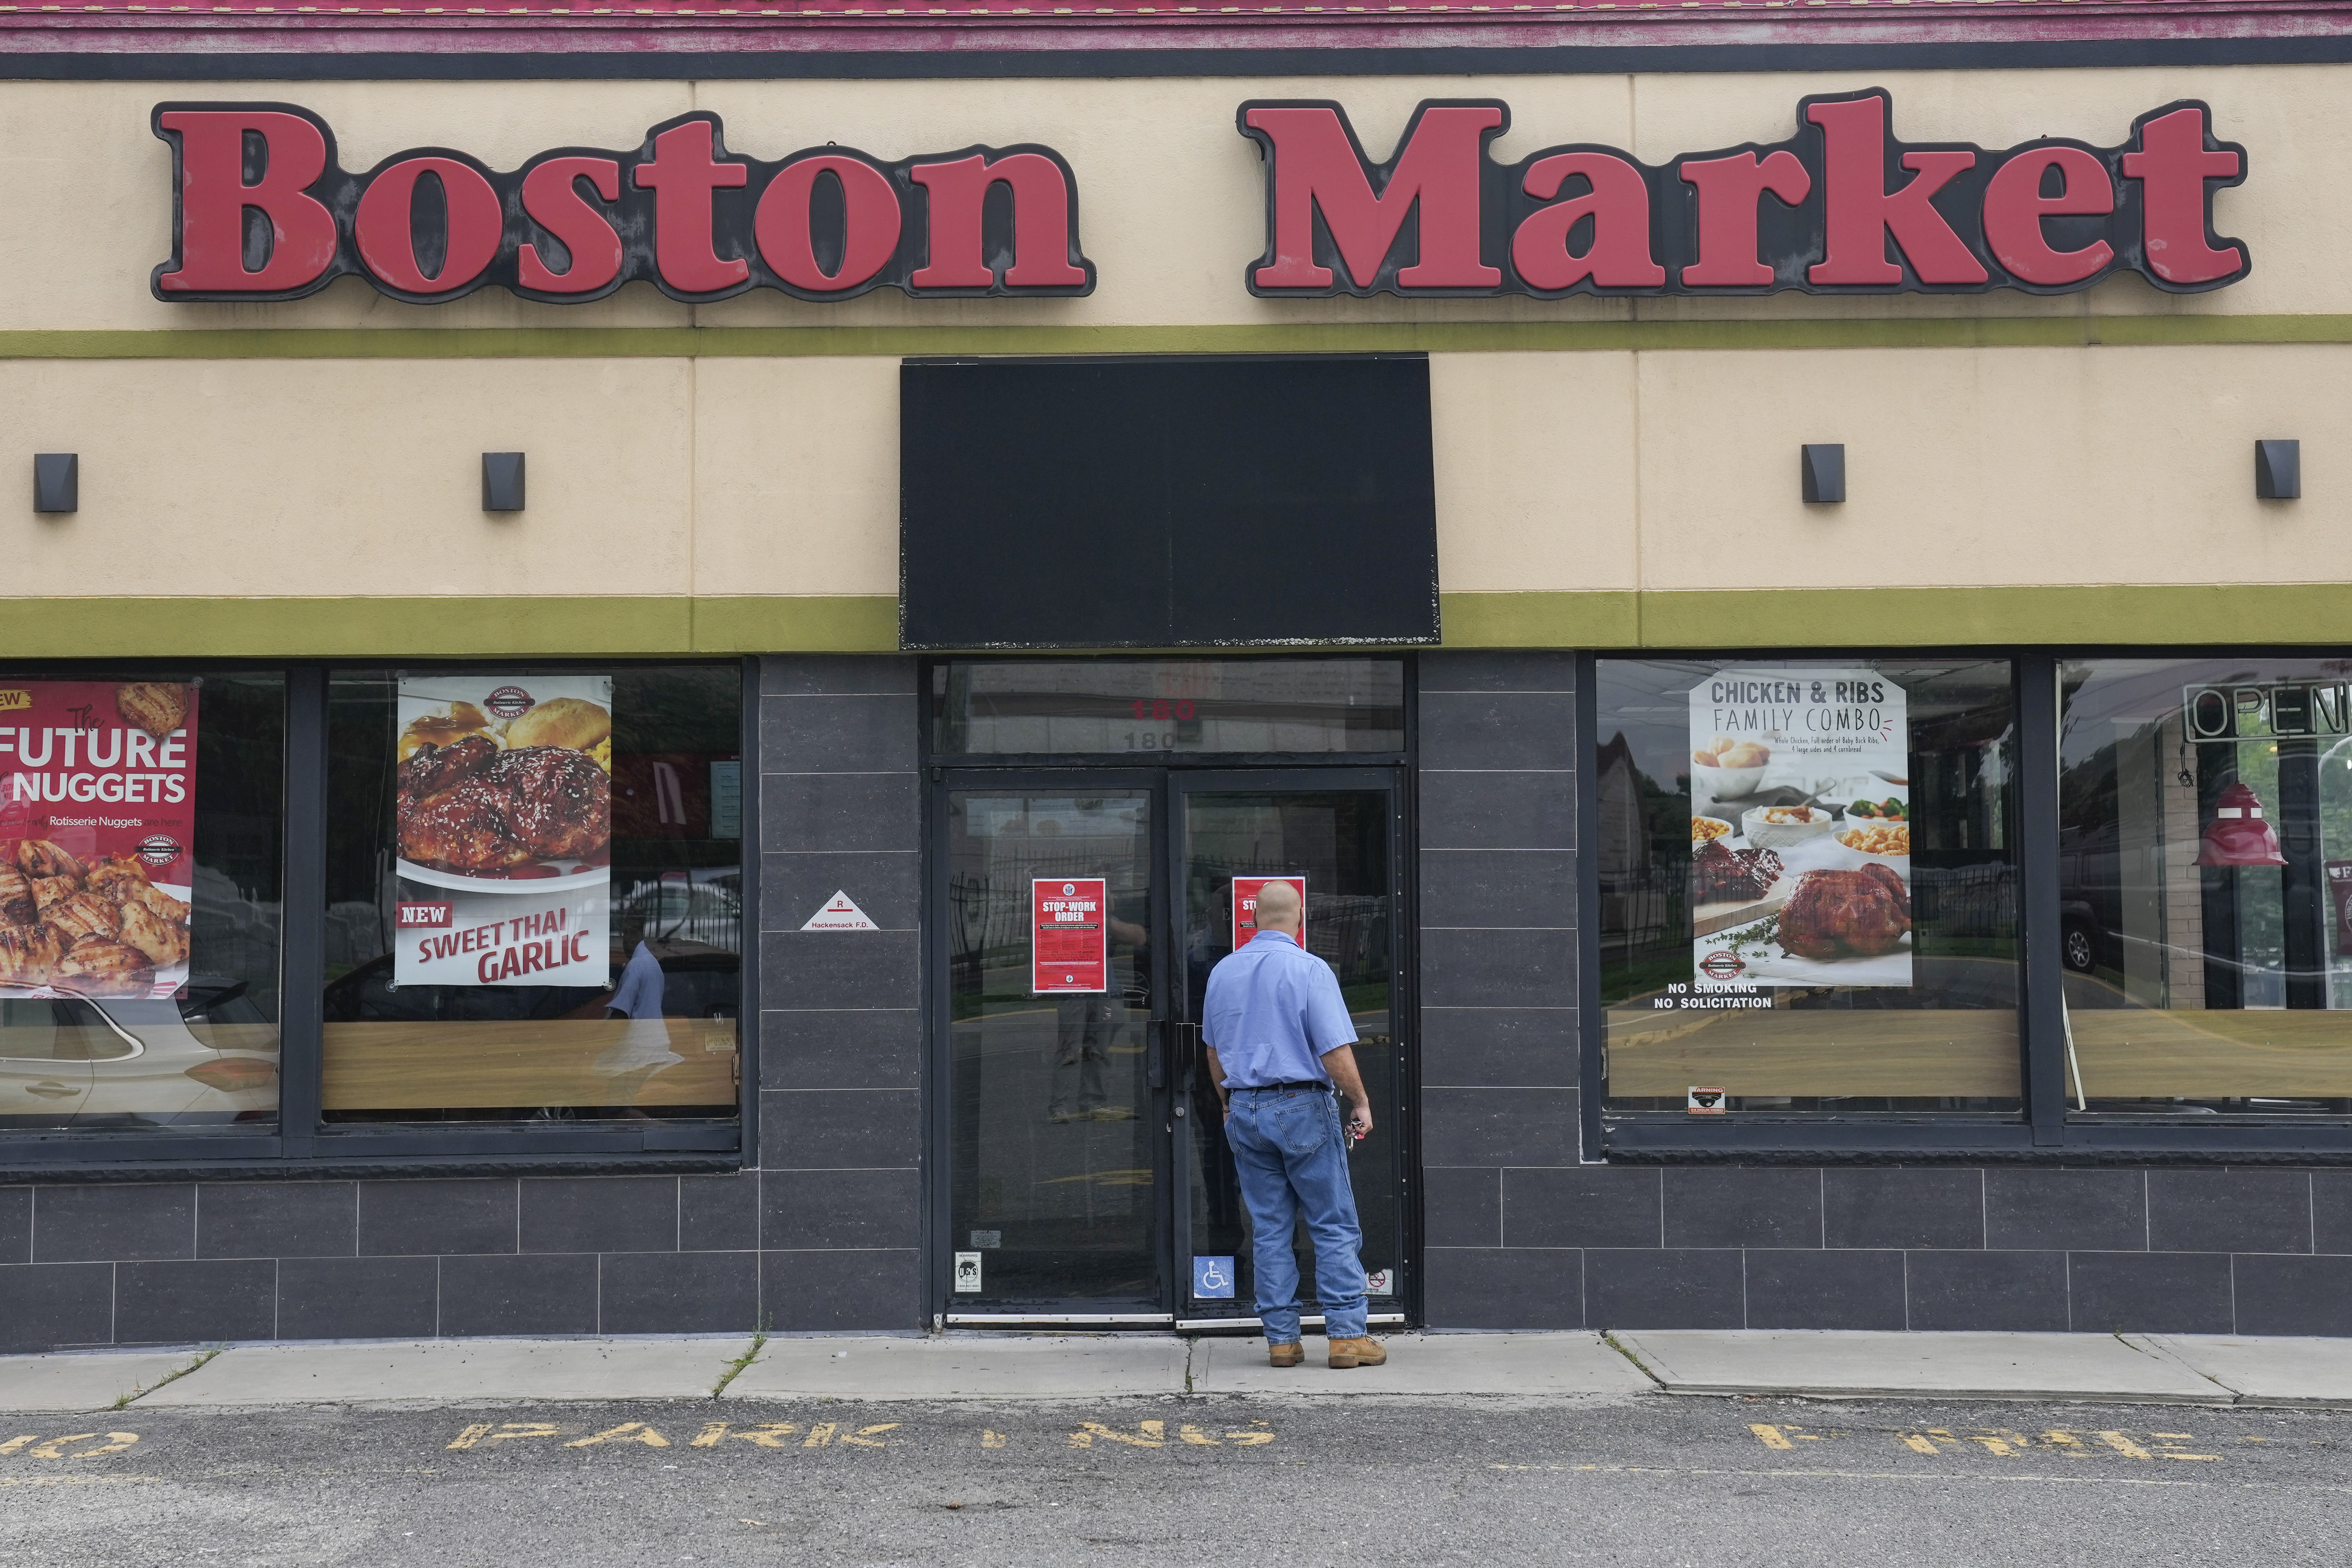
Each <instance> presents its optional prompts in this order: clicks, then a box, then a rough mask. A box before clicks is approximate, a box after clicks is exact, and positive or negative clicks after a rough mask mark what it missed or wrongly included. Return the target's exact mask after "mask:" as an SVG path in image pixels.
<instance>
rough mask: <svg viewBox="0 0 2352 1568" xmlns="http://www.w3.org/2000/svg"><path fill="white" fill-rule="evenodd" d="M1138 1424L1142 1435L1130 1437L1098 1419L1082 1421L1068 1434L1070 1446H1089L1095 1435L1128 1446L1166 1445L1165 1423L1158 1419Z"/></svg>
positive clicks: (1161, 1446)
mask: <svg viewBox="0 0 2352 1568" xmlns="http://www.w3.org/2000/svg"><path fill="white" fill-rule="evenodd" d="M1138 1425H1139V1427H1140V1428H1141V1430H1142V1433H1143V1436H1140V1437H1130V1436H1128V1435H1127V1434H1126V1433H1124V1432H1114V1431H1112V1430H1111V1429H1110V1428H1109V1427H1108V1426H1104V1425H1103V1424H1102V1423H1101V1422H1099V1421H1087V1422H1083V1423H1081V1424H1080V1425H1079V1427H1078V1429H1077V1430H1076V1431H1075V1432H1073V1433H1071V1434H1070V1447H1073V1448H1091V1447H1094V1446H1095V1439H1096V1438H1097V1437H1100V1438H1103V1439H1105V1440H1106V1441H1108V1442H1112V1443H1124V1444H1126V1445H1127V1446H1128V1447H1130V1448H1163V1447H1167V1439H1166V1437H1165V1436H1163V1434H1165V1433H1166V1431H1167V1429H1168V1428H1167V1426H1166V1424H1165V1423H1163V1422H1159V1421H1144V1422H1139V1423H1138Z"/></svg>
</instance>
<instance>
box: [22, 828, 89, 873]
mask: <svg viewBox="0 0 2352 1568" xmlns="http://www.w3.org/2000/svg"><path fill="white" fill-rule="evenodd" d="M16 869H18V870H19V871H22V872H24V873H25V875H26V876H27V877H71V878H72V879H74V880H75V881H76V882H77V883H79V881H80V880H81V879H82V878H83V876H84V875H85V874H86V873H87V868H85V867H84V866H83V865H82V863H81V862H80V861H79V860H77V859H75V858H73V857H72V856H70V855H68V854H67V853H66V852H65V851H64V850H62V849H60V848H58V847H57V846H56V845H54V844H52V843H50V842H49V841H48V840H47V839H46V838H27V839H26V840H25V841H24V842H23V843H21V844H19V845H17V846H16Z"/></svg>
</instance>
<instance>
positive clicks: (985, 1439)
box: [980, 1426, 1004, 1448]
mask: <svg viewBox="0 0 2352 1568" xmlns="http://www.w3.org/2000/svg"><path fill="white" fill-rule="evenodd" d="M980 1446H981V1447H983V1448H1002V1447H1004V1434H1003V1433H1002V1432H991V1431H990V1430H988V1429H987V1428H986V1427H984V1426H983V1427H982V1428H981V1433H980Z"/></svg>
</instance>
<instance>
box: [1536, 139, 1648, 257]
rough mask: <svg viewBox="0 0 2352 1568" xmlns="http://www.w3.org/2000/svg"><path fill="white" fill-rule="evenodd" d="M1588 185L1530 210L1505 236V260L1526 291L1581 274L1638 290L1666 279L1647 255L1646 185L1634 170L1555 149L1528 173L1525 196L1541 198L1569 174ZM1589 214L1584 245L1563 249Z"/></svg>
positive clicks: (1598, 156) (1620, 162)
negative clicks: (1588, 240) (1586, 190)
mask: <svg viewBox="0 0 2352 1568" xmlns="http://www.w3.org/2000/svg"><path fill="white" fill-rule="evenodd" d="M1575 174H1581V175H1583V176H1584V177H1585V179H1586V180H1587V181H1589V182H1590V183H1591V187H1592V188H1591V191H1590V192H1589V193H1587V194H1586V195H1580V196H1572V197H1570V199H1569V200H1567V201H1564V202H1560V203H1559V204H1557V205H1553V206H1548V207H1545V208H1543V209H1542V210H1541V211H1539V212H1537V213H1535V214H1533V215H1531V216H1529V217H1528V220H1527V221H1526V222H1525V223H1522V224H1521V225H1519V232H1518V233H1517V234H1516V235H1513V236H1512V237H1511V265H1512V266H1514V267H1516V268H1518V269H1519V276H1520V277H1522V278H1524V279H1527V280H1528V287H1529V288H1532V289H1573V288H1575V287H1576V285H1577V284H1578V283H1580V282H1581V281H1583V280H1584V279H1587V278H1590V279H1592V281H1593V282H1594V283H1596V284H1598V285H1600V286H1601V288H1603V289H1640V288H1643V287H1646V286H1649V285H1653V284H1658V283H1664V281H1665V280H1666V269H1665V268H1663V267H1661V266H1659V265H1658V264H1657V262H1656V260H1655V259H1654V258H1652V256H1651V255H1650V187H1649V186H1648V185H1647V184H1643V180H1642V171H1641V170H1639V169H1637V168H1635V167H1634V166H1633V164H1631V163H1627V162H1626V161H1625V160H1624V159H1622V158H1619V157H1616V156H1614V155H1612V154H1611V153H1559V154H1557V155H1555V156H1553V157H1549V158H1545V159H1542V160H1540V161H1538V163H1536V164H1535V166H1534V167H1533V168H1530V169H1529V170H1528V177H1527V180H1526V182H1525V186H1526V190H1527V193H1528V195H1531V196H1534V197H1536V198H1538V200H1543V201H1549V200H1550V199H1551V198H1552V197H1553V196H1556V195H1559V187H1560V186H1561V184H1564V183H1565V182H1566V181H1567V180H1568V179H1569V178H1570V176H1571V175H1575ZM1587 217H1590V218H1591V219H1592V243H1591V245H1590V246H1589V247H1586V249H1585V251H1584V254H1582V255H1581V256H1579V255H1577V254H1576V253H1574V252H1572V251H1570V249H1569V248H1568V241H1569V235H1570V231H1572V230H1573V229H1574V228H1575V227H1576V226H1577V225H1578V224H1579V223H1581V222H1582V221H1583V220H1584V219H1585V218H1587Z"/></svg>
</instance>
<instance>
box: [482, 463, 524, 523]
mask: <svg viewBox="0 0 2352 1568" xmlns="http://www.w3.org/2000/svg"><path fill="white" fill-rule="evenodd" d="M482 510H484V511H520V510H522V454H521V453H520V452H485V453H483V454H482Z"/></svg>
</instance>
